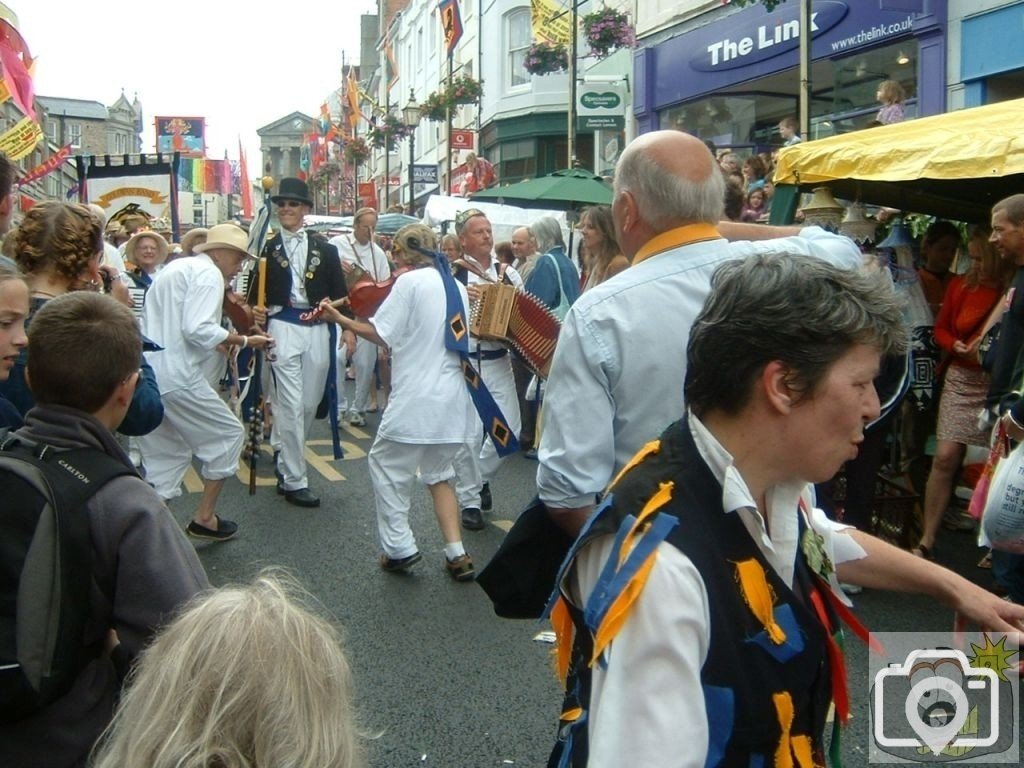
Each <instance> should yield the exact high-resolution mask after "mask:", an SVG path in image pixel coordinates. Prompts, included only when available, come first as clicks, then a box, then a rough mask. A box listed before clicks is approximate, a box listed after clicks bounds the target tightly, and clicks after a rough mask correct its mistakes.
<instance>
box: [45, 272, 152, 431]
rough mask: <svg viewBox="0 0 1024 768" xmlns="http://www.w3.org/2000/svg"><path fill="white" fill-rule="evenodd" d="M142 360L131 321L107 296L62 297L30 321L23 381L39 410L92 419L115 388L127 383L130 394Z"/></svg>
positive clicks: (123, 308) (125, 309)
mask: <svg viewBox="0 0 1024 768" xmlns="http://www.w3.org/2000/svg"><path fill="white" fill-rule="evenodd" d="M141 359H142V336H141V334H140V333H139V327H138V325H137V324H136V322H135V316H134V315H132V312H131V310H130V309H128V307H126V306H124V305H123V304H121V303H120V302H118V301H117V300H116V299H112V298H111V297H110V296H105V295H103V294H101V293H93V292H91V291H75V292H73V293H67V294H64V295H63V296H58V297H57V298H55V299H51V300H50V301H48V302H46V304H44V305H43V306H42V308H40V309H39V311H38V312H36V313H35V315H33V317H32V325H31V327H30V328H29V334H28V379H29V388H30V389H31V390H32V394H33V395H34V396H35V399H36V402H37V403H38V404H40V405H63V406H67V407H68V408H75V409H77V410H79V411H85V412H86V413H93V414H94V413H96V412H98V411H99V410H100V409H101V408H103V407H104V406H105V405H106V404H107V403H108V402H109V401H110V399H111V397H112V396H113V395H114V394H115V393H117V392H118V390H119V388H121V387H126V386H127V385H128V384H129V383H130V384H131V390H132V391H134V386H135V380H136V379H137V375H138V371H139V361H140V360H141ZM122 394H123V393H122ZM128 400H129V401H130V400H131V392H128ZM126 406H127V404H126Z"/></svg>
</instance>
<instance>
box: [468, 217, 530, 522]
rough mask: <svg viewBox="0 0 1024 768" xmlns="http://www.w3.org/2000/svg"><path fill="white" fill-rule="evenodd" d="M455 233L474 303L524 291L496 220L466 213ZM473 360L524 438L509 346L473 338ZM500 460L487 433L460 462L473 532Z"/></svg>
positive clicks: (513, 430) (513, 429) (514, 430)
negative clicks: (509, 290) (495, 290)
mask: <svg viewBox="0 0 1024 768" xmlns="http://www.w3.org/2000/svg"><path fill="white" fill-rule="evenodd" d="M455 232H456V234H457V235H458V236H459V241H460V242H461V243H462V254H463V256H462V257H463V260H464V261H465V262H466V263H467V264H468V265H469V269H468V278H467V284H466V290H467V292H468V293H469V300H470V302H476V301H479V299H480V295H481V287H482V286H483V285H485V284H487V283H495V282H502V281H504V282H506V283H509V284H510V285H513V286H515V287H516V288H517V289H520V290H521V289H522V287H523V279H522V277H520V276H519V273H518V272H517V271H516V270H515V269H514V268H513V267H509V266H506V265H505V264H502V263H500V262H499V261H498V260H497V259H496V258H495V257H494V254H493V249H494V236H493V234H492V233H491V222H490V221H488V219H487V216H486V215H484V213H483V212H482V211H480V210H479V209H476V208H467V209H466V210H464V211H460V212H459V214H458V216H456V218H455ZM469 356H470V358H471V359H472V360H473V364H474V365H476V366H477V368H478V369H479V371H480V378H482V379H483V381H484V384H486V386H487V389H489V390H490V393H491V395H492V396H493V397H494V401H495V402H496V403H497V405H498V407H499V408H500V409H501V413H502V414H503V415H504V417H505V421H506V422H507V424H508V427H509V429H510V430H511V433H512V434H513V435H515V436H517V437H518V435H519V433H520V431H521V429H522V423H521V421H520V413H519V397H518V396H517V394H516V381H515V377H514V376H513V374H512V361H511V355H510V353H509V351H508V348H507V347H505V346H502V345H501V344H498V343H496V342H493V341H480V340H478V339H471V340H470V343H469ZM500 462H501V457H500V456H498V452H497V450H496V449H495V447H494V444H493V443H492V442H491V439H490V438H489V437H486V436H484V435H483V433H482V432H481V435H480V437H478V438H475V439H474V440H473V441H471V442H470V443H469V444H468V445H467V446H466V448H465V449H464V450H462V451H459V455H458V457H457V458H456V460H455V476H456V483H455V493H456V495H457V496H458V499H459V507H460V509H461V510H462V525H463V527H464V528H467V529H469V530H471V531H479V530H482V529H483V528H484V526H485V523H484V519H483V514H482V511H487V510H489V509H490V508H491V506H492V502H491V490H490V481H491V479H492V478H493V477H494V473H495V472H496V471H497V469H498V464H499V463H500Z"/></svg>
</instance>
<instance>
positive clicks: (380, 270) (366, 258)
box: [331, 235, 391, 283]
mask: <svg viewBox="0 0 1024 768" xmlns="http://www.w3.org/2000/svg"><path fill="white" fill-rule="evenodd" d="M331 245H333V246H334V247H335V248H337V249H338V255H339V256H340V257H341V263H342V264H355V265H356V266H357V267H359V268H360V269H362V270H363V271H364V272H366V274H368V275H369V276H370V277H371V278H372V279H373V281H374V282H376V283H379V282H381V281H383V280H387V279H388V278H389V277H391V265H390V264H388V257H387V256H386V255H385V254H384V251H383V250H381V247H380V246H379V245H377V244H376V243H375V242H373V241H372V240H371V241H370V242H368V243H367V244H366V245H363V244H362V243H360V242H359V241H358V240H356V239H355V238H354V237H353V236H352V235H338V236H337V237H332V238H331Z"/></svg>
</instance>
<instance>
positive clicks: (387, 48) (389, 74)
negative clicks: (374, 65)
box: [384, 31, 398, 93]
mask: <svg viewBox="0 0 1024 768" xmlns="http://www.w3.org/2000/svg"><path fill="white" fill-rule="evenodd" d="M384 76H385V80H386V82H387V90H388V93H390V92H391V89H392V88H394V87H395V84H396V83H398V64H397V63H396V62H395V49H394V46H392V45H391V32H390V31H388V36H387V37H386V38H385V39H384Z"/></svg>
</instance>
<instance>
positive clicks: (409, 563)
mask: <svg viewBox="0 0 1024 768" xmlns="http://www.w3.org/2000/svg"><path fill="white" fill-rule="evenodd" d="M422 559H423V555H421V554H420V553H419V552H413V553H412V554H411V555H409V556H408V557H388V556H387V555H381V556H380V567H381V568H383V569H384V570H385V571H388V572H389V573H397V572H398V571H408V570H409V569H410V568H412V567H413V566H414V565H416V563H418V562H419V561H420V560H422Z"/></svg>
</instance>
